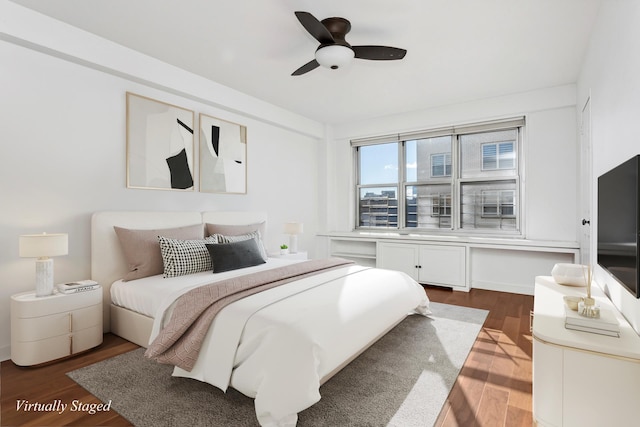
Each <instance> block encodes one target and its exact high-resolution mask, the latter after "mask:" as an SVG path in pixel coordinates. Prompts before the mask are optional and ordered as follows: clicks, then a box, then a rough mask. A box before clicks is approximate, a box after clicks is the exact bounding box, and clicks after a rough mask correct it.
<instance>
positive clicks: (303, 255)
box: [271, 251, 309, 260]
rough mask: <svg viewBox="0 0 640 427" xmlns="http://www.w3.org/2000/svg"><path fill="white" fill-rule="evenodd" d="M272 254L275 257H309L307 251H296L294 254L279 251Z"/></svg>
mask: <svg viewBox="0 0 640 427" xmlns="http://www.w3.org/2000/svg"><path fill="white" fill-rule="evenodd" d="M271 256H272V257H274V258H283V259H303V260H304V259H309V256H308V254H307V252H306V251H302V252H296V253H294V254H292V253H288V254H280V253H277V254H274V255H271Z"/></svg>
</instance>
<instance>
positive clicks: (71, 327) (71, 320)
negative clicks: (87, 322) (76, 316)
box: [69, 313, 73, 332]
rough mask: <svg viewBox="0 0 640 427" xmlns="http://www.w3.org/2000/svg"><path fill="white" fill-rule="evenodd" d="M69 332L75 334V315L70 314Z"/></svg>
mask: <svg viewBox="0 0 640 427" xmlns="http://www.w3.org/2000/svg"><path fill="white" fill-rule="evenodd" d="M69 332H73V313H69Z"/></svg>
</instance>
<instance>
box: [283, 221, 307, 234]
mask: <svg viewBox="0 0 640 427" xmlns="http://www.w3.org/2000/svg"><path fill="white" fill-rule="evenodd" d="M302 231H303V226H302V223H301V222H286V223H285V224H284V233H285V234H302Z"/></svg>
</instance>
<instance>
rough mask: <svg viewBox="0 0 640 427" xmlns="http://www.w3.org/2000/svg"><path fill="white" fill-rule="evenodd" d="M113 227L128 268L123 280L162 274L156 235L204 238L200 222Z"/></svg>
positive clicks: (162, 268) (160, 256) (177, 237)
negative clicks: (178, 224)
mask: <svg viewBox="0 0 640 427" xmlns="http://www.w3.org/2000/svg"><path fill="white" fill-rule="evenodd" d="M113 228H114V230H115V232H116V235H117V236H118V240H120V246H121V247H122V252H123V253H124V258H125V260H126V261H127V266H128V268H129V271H127V273H126V274H125V275H124V277H123V278H122V280H124V281H125V282H126V281H129V280H134V279H141V278H143V277H148V276H155V275H156V274H162V272H163V270H164V265H163V262H162V254H161V252H160V244H159V243H158V236H160V235H162V236H165V237H170V238H174V239H185V240H187V239H202V238H204V227H203V226H202V224H194V225H188V226H185V227H176V228H161V229H149V230H133V229H128V228H122V227H116V226H114V227H113Z"/></svg>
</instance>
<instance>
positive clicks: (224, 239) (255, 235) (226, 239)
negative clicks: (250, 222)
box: [214, 231, 268, 261]
mask: <svg viewBox="0 0 640 427" xmlns="http://www.w3.org/2000/svg"><path fill="white" fill-rule="evenodd" d="M214 236H217V238H218V243H233V242H242V241H244V240H255V242H256V246H257V247H258V252H259V253H260V256H261V257H262V260H263V261H266V260H267V256H268V255H267V251H266V250H265V249H264V244H263V243H262V238H261V236H260V232H259V231H254V232H252V233H247V234H239V235H237V236H227V235H223V234H214Z"/></svg>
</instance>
